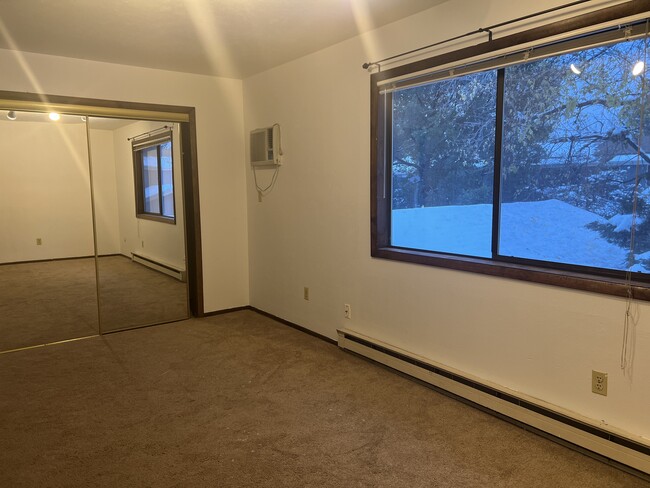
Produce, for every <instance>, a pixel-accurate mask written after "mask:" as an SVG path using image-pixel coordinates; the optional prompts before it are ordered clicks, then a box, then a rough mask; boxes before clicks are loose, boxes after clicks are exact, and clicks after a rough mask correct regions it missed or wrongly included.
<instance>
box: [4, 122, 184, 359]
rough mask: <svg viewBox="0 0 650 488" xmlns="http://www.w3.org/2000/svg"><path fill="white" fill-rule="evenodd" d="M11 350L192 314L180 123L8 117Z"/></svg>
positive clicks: (7, 319)
mask: <svg viewBox="0 0 650 488" xmlns="http://www.w3.org/2000/svg"><path fill="white" fill-rule="evenodd" d="M0 148H1V151H0V225H1V226H2V227H1V228H2V233H1V235H0V352H2V351H8V350H14V349H21V348H25V347H31V346H37V345H42V344H48V343H53V342H60V341H65V340H69V339H76V338H81V337H88V336H93V335H97V334H100V333H106V332H113V331H118V330H124V329H129V328H134V327H142V326H148V325H154V324H160V323H166V322H172V321H176V320H182V319H185V318H188V317H189V306H188V286H187V279H186V278H187V272H186V251H185V249H186V245H185V225H184V212H183V195H182V186H183V185H182V171H181V157H180V154H181V153H180V127H179V124H177V123H172V122H169V123H165V122H151V121H144V120H132V119H128V120H127V119H117V118H98V117H85V116H80V115H57V114H48V113H36V112H18V111H6V110H4V111H0Z"/></svg>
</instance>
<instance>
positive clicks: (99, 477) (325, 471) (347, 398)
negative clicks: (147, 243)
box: [0, 311, 650, 488]
mask: <svg viewBox="0 0 650 488" xmlns="http://www.w3.org/2000/svg"><path fill="white" fill-rule="evenodd" d="M0 391H1V392H2V394H1V395H0V486H2V487H87V486H92V487H157V488H166V487H170V488H171V487H179V488H180V487H274V488H276V487H318V488H323V487H345V488H348V487H400V488H404V487H441V488H442V487H455V488H456V487H518V488H519V487H590V488H600V487H602V488H614V487H646V488H647V487H649V486H650V483H647V482H645V481H643V480H641V479H639V478H636V477H634V476H632V475H629V474H627V473H624V472H622V471H619V470H617V469H615V468H613V467H611V466H608V465H606V464H603V463H601V462H598V461H595V460H593V459H591V458H589V457H586V456H584V455H582V454H579V453H577V452H574V451H571V450H569V449H566V448H564V447H562V446H560V445H557V444H555V443H553V442H550V441H548V440H546V439H544V438H541V437H538V436H536V435H535V434H532V433H530V432H526V431H524V430H523V429H520V428H518V427H515V426H513V425H511V424H509V423H506V422H504V421H501V420H499V419H497V418H495V417H492V416H490V415H488V414H486V413H483V412H481V411H478V410H476V409H473V408H471V407H469V406H466V405H464V404H462V403H459V402H457V401H455V400H453V399H450V398H447V397H445V396H443V395H440V394H438V393H436V392H434V391H432V390H430V389H427V388H425V387H423V386H421V385H419V384H417V383H415V382H412V381H409V380H407V379H405V378H402V377H400V376H398V375H396V374H394V373H392V372H390V371H388V370H386V369H383V368H381V367H379V366H377V365H375V364H372V363H369V362H367V361H365V360H362V359H360V358H357V357H355V356H353V355H351V354H348V353H345V352H343V351H341V350H339V349H338V348H337V347H335V346H333V345H331V344H328V343H326V342H323V341H321V340H319V339H316V338H313V337H311V336H309V335H307V334H304V333H302V332H298V331H296V330H293V329H291V328H289V327H287V326H284V325H281V324H278V323H277V322H275V321H273V320H271V319H268V318H266V317H263V316H261V315H259V314H257V313H255V312H252V311H243V312H236V313H231V314H227V315H221V316H216V317H210V318H205V319H192V320H188V321H183V322H177V323H174V324H167V325H162V326H158V327H151V328H146V329H138V330H134V331H129V332H123V333H119V334H112V335H108V336H103V337H97V338H92V339H87V340H84V341H78V342H71V343H66V344H60V345H55V346H49V347H46V348H39V349H32V350H25V351H19V352H13V353H9V354H4V355H0Z"/></svg>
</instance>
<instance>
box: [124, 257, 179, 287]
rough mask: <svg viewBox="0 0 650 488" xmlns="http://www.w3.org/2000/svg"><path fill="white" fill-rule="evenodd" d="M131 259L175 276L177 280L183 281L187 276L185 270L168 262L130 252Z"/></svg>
mask: <svg viewBox="0 0 650 488" xmlns="http://www.w3.org/2000/svg"><path fill="white" fill-rule="evenodd" d="M131 259H132V260H133V261H134V262H136V263H139V264H142V265H144V266H146V267H148V268H151V269H155V270H156V271H160V272H161V273H164V274H166V275H169V276H171V277H172V278H176V279H177V280H178V281H183V282H185V280H186V278H187V272H186V271H185V270H184V269H179V268H177V267H176V266H172V265H170V264H165V263H161V262H160V261H158V260H156V259H153V258H150V257H147V256H144V255H142V254H136V253H134V252H133V253H131Z"/></svg>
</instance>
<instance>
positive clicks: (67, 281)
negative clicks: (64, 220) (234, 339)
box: [0, 256, 189, 351]
mask: <svg viewBox="0 0 650 488" xmlns="http://www.w3.org/2000/svg"><path fill="white" fill-rule="evenodd" d="M99 281H100V287H99V289H100V299H101V300H100V303H101V325H102V330H103V331H111V330H115V329H121V328H126V327H133V326H140V325H148V324H155V323H162V322H170V321H173V320H181V319H184V318H187V317H188V315H189V314H188V309H187V292H186V284H185V283H182V282H180V281H178V280H176V279H174V278H172V277H170V276H167V275H165V274H162V273H159V272H158V271H154V270H151V269H149V268H147V267H145V266H143V265H141V264H138V263H134V262H132V261H131V260H130V259H128V258H126V257H124V256H106V257H100V258H99ZM98 333H99V329H98V319H97V286H96V283H95V260H94V258H80V259H64V260H55V261H42V262H37V263H21V264H5V265H1V266H0V351H5V350H9V349H17V348H20V347H26V346H33V345H39V344H46V343H49V342H56V341H62V340H67V339H72V338H76V337H84V336H88V335H93V334H98Z"/></svg>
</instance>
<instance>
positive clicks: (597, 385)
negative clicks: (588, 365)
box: [591, 371, 607, 396]
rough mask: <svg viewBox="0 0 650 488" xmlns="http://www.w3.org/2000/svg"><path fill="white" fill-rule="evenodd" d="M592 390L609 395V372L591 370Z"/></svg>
mask: <svg viewBox="0 0 650 488" xmlns="http://www.w3.org/2000/svg"><path fill="white" fill-rule="evenodd" d="M591 391H592V392H594V393H597V394H598V395H603V396H607V373H602V372H601V371H592V372H591Z"/></svg>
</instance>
